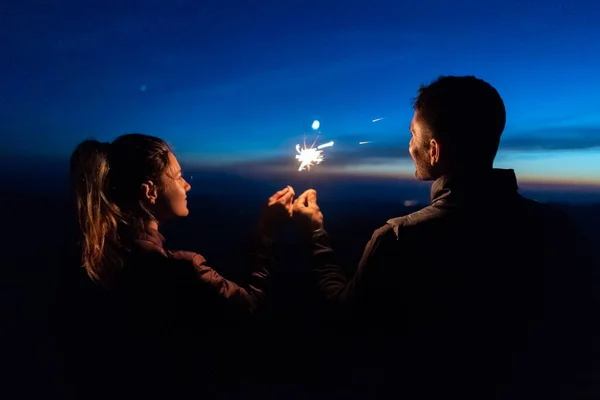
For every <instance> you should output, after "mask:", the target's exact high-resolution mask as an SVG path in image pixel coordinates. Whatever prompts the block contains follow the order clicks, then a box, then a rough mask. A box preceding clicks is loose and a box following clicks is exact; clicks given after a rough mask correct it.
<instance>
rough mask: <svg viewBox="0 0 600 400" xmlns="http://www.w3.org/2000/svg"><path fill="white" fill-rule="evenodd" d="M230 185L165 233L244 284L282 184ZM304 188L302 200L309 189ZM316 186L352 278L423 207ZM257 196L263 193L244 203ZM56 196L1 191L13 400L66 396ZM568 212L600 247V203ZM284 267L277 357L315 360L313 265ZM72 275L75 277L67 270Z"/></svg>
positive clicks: (275, 302) (284, 259) (268, 316)
mask: <svg viewBox="0 0 600 400" xmlns="http://www.w3.org/2000/svg"><path fill="white" fill-rule="evenodd" d="M221 184H222V185H223V186H222V187H220V188H219V187H218V186H216V185H212V186H210V188H211V189H212V190H211V191H212V194H203V195H194V194H193V192H192V193H191V194H190V197H189V208H190V210H191V214H190V216H189V217H188V218H187V219H185V220H181V221H177V222H174V223H172V224H170V225H168V226H165V227H164V229H163V234H164V236H165V237H166V238H167V245H168V246H169V247H170V248H176V249H185V250H193V251H196V252H198V253H201V254H202V255H204V256H205V258H206V259H207V260H208V262H209V265H211V266H212V267H213V268H215V269H216V270H218V271H219V272H221V273H222V274H223V275H225V276H226V277H229V278H231V279H233V280H237V279H241V278H242V277H243V276H244V275H245V273H246V272H247V270H246V269H245V265H244V259H245V258H244V256H245V255H244V254H242V252H241V251H240V252H236V251H231V249H232V248H233V249H236V248H243V245H244V241H245V238H246V237H247V234H248V232H249V231H250V229H251V228H252V227H253V226H254V224H255V222H256V218H257V215H258V211H259V209H260V207H261V203H262V202H263V201H264V199H266V198H267V197H268V196H269V195H270V194H271V192H272V191H274V190H275V189H277V188H278V187H277V186H278V185H277V184H276V183H269V184H263V185H259V184H256V183H255V182H246V183H245V184H246V185H247V187H245V186H244V184H243V183H241V181H236V182H234V183H231V184H230V186H228V185H227V184H226V183H223V182H221ZM319 184H320V185H321V187H319V186H318V185H319ZM231 185H233V186H231ZM300 185H301V184H299V186H298V187H297V191H298V192H299V191H300V190H301V189H302V187H301V186H300ZM3 186H4V185H3ZM48 186H50V185H48ZM316 186H317V190H318V191H319V192H320V193H322V196H321V197H320V206H321V209H322V211H323V213H324V215H325V223H326V229H327V230H328V231H329V233H330V235H331V237H332V239H333V245H334V249H336V251H337V255H338V260H339V262H340V264H341V265H342V266H344V267H345V268H347V269H348V271H352V270H353V268H355V266H356V265H357V263H358V260H359V259H360V256H361V254H362V250H363V248H364V245H365V244H366V242H367V241H368V240H369V238H370V236H371V233H372V232H373V230H375V229H376V228H378V227H379V226H381V225H382V224H384V223H385V221H386V220H387V219H389V218H391V217H395V216H400V215H404V214H407V213H410V212H411V211H413V210H414V209H416V208H420V207H421V206H416V207H413V208H408V207H404V206H403V204H402V203H403V201H404V200H405V198H403V197H400V195H399V194H398V193H402V189H401V188H400V189H399V188H394V189H390V191H389V192H388V191H385V190H383V191H380V193H382V195H381V196H371V197H370V198H369V200H367V199H365V198H361V190H363V191H364V190H367V191H368V190H375V188H374V187H366V188H365V187H363V188H362V189H360V188H354V189H352V188H350V187H347V188H346V193H347V195H343V194H342V193H340V192H336V189H335V188H334V187H330V186H323V184H322V183H318V184H317V185H316ZM5 187H8V186H5ZM250 190H251V192H253V193H255V194H256V195H255V196H247V195H246V196H244V193H250ZM419 190H420V192H419V194H418V195H419V196H421V197H422V196H423V194H426V193H427V190H426V189H425V190H424V189H423V188H420V189H419ZM207 191H208V190H207ZM219 192H221V193H219ZM53 193H56V190H50V189H49V190H47V191H44V190H38V191H37V193H36V194H34V193H32V192H31V191H26V190H7V191H3V193H0V196H1V197H0V198H1V199H2V200H1V203H2V210H4V213H5V215H4V218H3V222H4V232H5V234H7V236H8V240H7V239H5V240H4V242H5V246H4V257H5V258H4V262H3V263H2V267H3V270H4V278H3V279H2V290H1V291H0V293H1V296H2V297H3V298H2V301H1V302H0V304H1V305H2V306H1V307H2V314H3V315H5V316H6V317H7V319H6V320H5V322H4V324H3V326H4V328H3V329H2V331H3V333H4V335H6V336H5V339H4V341H3V343H4V344H5V349H4V351H3V355H2V357H1V358H2V359H3V361H4V362H5V363H6V367H5V368H4V369H3V370H4V378H5V379H6V382H7V383H8V385H3V386H4V388H3V389H2V390H3V391H4V390H8V393H10V394H12V395H11V396H2V397H5V398H33V396H34V395H40V394H44V395H46V396H50V397H55V398H61V397H63V395H62V394H64V393H65V390H67V389H66V388H65V386H64V379H63V376H62V375H63V370H62V367H61V363H60V354H59V353H58V351H57V349H56V346H55V341H54V337H53V335H54V333H53V331H52V330H51V329H50V326H51V322H53V320H52V316H53V310H54V308H55V306H56V299H57V293H58V291H59V285H60V282H61V279H62V278H61V277H64V276H65V275H64V274H65V268H64V267H65V265H64V264H61V263H62V261H61V260H62V259H63V258H61V256H63V255H64V254H65V253H66V252H67V251H69V249H70V248H71V241H70V237H71V236H70V234H71V233H72V227H73V225H72V220H71V219H70V213H69V207H68V202H67V201H66V199H65V198H64V197H61V196H58V195H56V194H53ZM363 194H364V193H363ZM395 198H399V200H398V201H396V200H395ZM561 207H562V208H564V209H565V210H566V211H567V212H568V213H569V214H571V215H572V216H573V218H575V220H577V221H578V222H579V224H580V226H581V227H582V229H583V230H584V232H585V233H586V234H587V235H588V236H589V237H590V238H591V239H592V240H593V241H594V243H598V239H600V231H599V229H598V227H599V226H600V225H599V224H600V205H591V204H579V205H574V204H571V205H567V204H564V205H562V206H561ZM290 237H292V236H290ZM279 260H280V264H279V269H278V271H277V272H276V274H275V276H274V283H275V284H274V285H273V287H272V290H271V292H270V298H269V301H268V303H267V305H266V307H265V308H264V309H263V311H262V314H261V315H260V318H262V319H263V321H264V322H266V323H269V324H270V326H271V327H272V329H273V331H272V334H273V336H274V337H279V338H280V342H281V343H283V345H279V346H280V347H277V346H275V347H274V348H273V349H271V350H272V351H273V352H274V353H278V354H279V356H280V357H288V358H291V359H293V358H298V359H300V358H302V357H305V358H306V357H307V355H306V354H299V353H301V352H302V350H301V348H302V347H301V346H299V347H298V346H296V345H295V342H296V341H298V340H301V339H299V338H302V335H303V334H310V332H309V331H310V330H311V329H312V326H311V315H312V313H313V312H314V310H313V309H311V307H312V303H311V302H310V301H309V300H310V297H311V293H310V291H309V290H307V289H306V288H307V287H309V286H310V285H308V281H307V277H306V272H307V268H306V267H305V259H304V258H303V257H302V255H301V254H300V253H299V252H298V251H297V250H296V249H295V247H294V245H293V240H284V241H283V243H282V244H281V246H280V251H279ZM66 272H67V273H71V272H72V271H71V272H69V270H68V269H67V271H66ZM312 324H313V325H314V321H312ZM6 328H7V329H6ZM82 351H85V349H82ZM273 370H274V371H275V372H274V373H279V374H280V375H281V379H282V380H285V379H286V377H285V375H286V374H287V372H286V369H285V368H281V369H279V368H273ZM7 372H8V374H6V373H7ZM53 393H56V394H57V396H53Z"/></svg>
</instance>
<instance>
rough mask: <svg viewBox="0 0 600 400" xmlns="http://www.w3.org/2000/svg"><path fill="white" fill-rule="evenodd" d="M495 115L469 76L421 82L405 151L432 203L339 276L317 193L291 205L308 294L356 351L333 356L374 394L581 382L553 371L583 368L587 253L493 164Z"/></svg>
mask: <svg viewBox="0 0 600 400" xmlns="http://www.w3.org/2000/svg"><path fill="white" fill-rule="evenodd" d="M505 122H506V111H505V107H504V103H503V101H502V98H501V97H500V95H499V94H498V92H497V91H496V89H494V88H493V87H492V86H491V85H490V84H488V83H487V82H485V81H483V80H481V79H477V78H475V77H473V76H464V77H456V76H444V77H440V78H439V79H437V80H436V81H434V82H433V83H431V84H430V85H428V86H422V87H421V88H420V89H419V92H418V96H417V98H416V100H415V102H414V117H413V119H412V122H411V124H410V131H411V135H412V137H411V140H410V146H409V152H410V155H411V157H412V159H413V161H414V164H415V168H416V172H415V175H416V178H417V179H419V180H426V181H433V184H432V187H431V204H430V205H429V206H427V207H425V208H423V209H421V210H419V211H417V212H415V213H412V214H410V215H406V216H402V217H398V218H392V219H390V220H388V221H387V223H386V224H385V225H384V226H382V227H381V228H379V229H377V230H376V231H375V232H374V233H373V236H372V238H371V240H370V241H369V243H368V244H367V246H366V248H365V250H364V254H363V257H362V260H361V262H360V264H359V266H358V269H357V270H356V272H355V273H354V276H353V277H352V278H351V279H350V280H348V279H347V278H346V276H345V275H344V274H343V273H342V270H341V269H340V268H339V267H338V266H337V265H336V263H335V260H334V252H333V250H332V249H331V246H330V243H329V239H328V236H327V233H326V231H325V230H324V229H323V215H322V214H321V212H320V210H319V207H318V205H317V195H316V192H315V191H314V190H309V191H307V192H305V193H303V194H302V195H301V196H300V197H299V198H298V199H297V200H296V201H295V203H294V218H295V219H296V220H297V222H298V223H299V225H300V226H301V227H302V231H303V232H304V233H306V234H307V237H309V236H310V243H311V248H312V252H313V264H314V271H315V272H316V275H317V282H318V287H319V291H320V293H321V294H322V295H323V296H324V298H325V299H326V300H327V301H328V303H329V304H330V305H333V306H334V311H335V312H336V313H337V314H338V315H343V316H344V317H345V320H346V321H348V322H350V324H344V329H345V331H344V335H345V336H346V337H351V340H352V347H349V348H352V349H353V350H354V352H356V354H358V351H359V350H358V349H360V356H356V357H358V358H359V359H360V360H358V361H357V360H355V359H354V360H353V358H356V357H355V356H354V355H353V354H354V353H350V352H348V351H345V354H346V355H345V357H343V360H344V361H343V362H342V363H341V364H344V365H352V367H351V368H350V369H352V370H356V368H359V367H360V366H362V368H363V370H362V372H361V373H360V374H359V375H360V376H359V377H357V378H356V379H355V380H358V381H360V380H361V379H362V380H363V381H371V382H372V383H373V382H377V383H376V384H374V386H377V393H379V392H380V390H382V389H381V388H382V387H384V386H382V385H383V384H385V385H393V386H394V387H395V388H400V387H402V388H403V390H406V391H409V392H410V394H411V395H412V396H415V395H420V396H423V397H429V396H431V397H435V398H451V397H453V396H452V395H454V394H456V395H460V396H461V398H465V397H470V396H473V397H474V398H496V397H495V396H497V397H502V396H506V398H521V397H522V398H545V399H547V398H553V396H557V397H560V396H562V395H563V393H564V392H565V390H567V387H566V386H565V384H564V382H571V383H572V382H573V381H575V380H577V379H580V378H581V376H579V375H577V376H575V377H571V376H569V377H568V378H566V375H565V374H564V372H565V371H564V369H561V368H560V367H565V366H567V365H568V367H567V369H568V370H571V371H574V370H580V369H584V367H585V366H584V364H583V363H584V362H585V360H583V359H582V358H581V355H582V354H584V353H586V351H591V347H586V346H591V344H590V342H589V341H587V340H588V339H589V338H586V337H585V335H583V333H586V332H589V329H588V328H589V326H587V327H586V326H585V321H587V320H589V319H590V318H589V316H587V317H588V318H583V317H584V316H586V315H585V314H584V311H583V310H584V307H587V306H588V305H589V304H590V303H589V302H588V299H587V298H586V296H588V295H589V294H590V292H591V282H592V280H591V274H590V270H591V268H588V267H591V265H592V264H593V261H592V259H591V258H589V257H588V249H587V247H586V246H585V244H584V241H583V239H582V238H581V237H580V235H579V232H578V230H577V229H576V228H575V227H574V226H573V224H572V223H571V222H570V221H569V220H568V219H567V218H566V217H565V216H564V215H563V214H562V213H561V212H559V211H557V210H554V209H551V208H550V207H548V206H545V205H542V204H539V203H536V202H535V201H532V200H529V199H526V198H524V197H522V196H521V195H520V194H519V193H518V187H517V181H516V177H515V174H514V172H513V170H500V169H494V168H493V162H494V158H495V156H496V152H497V150H498V145H499V143H500V136H501V134H502V132H503V130H504V126H505ZM575 344H578V345H580V347H579V348H576V347H577V346H575ZM569 355H570V357H571V358H569V357H568V356H569ZM365 366H367V367H365ZM374 371H376V372H374ZM346 372H347V373H350V372H349V371H346ZM369 374H370V376H371V378H372V379H367V378H365V376H366V375H369ZM577 374H578V373H577ZM386 376H387V378H385V377H386ZM403 378H404V379H403ZM559 378H560V379H559ZM409 384H410V385H412V386H410V385H409ZM408 386H410V389H409V388H408ZM542 393H543V394H542ZM371 394H372V393H371ZM439 396H442V397H439ZM565 396H567V397H568V396H569V395H565ZM410 398H413V397H410Z"/></svg>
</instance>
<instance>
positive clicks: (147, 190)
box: [140, 181, 158, 204]
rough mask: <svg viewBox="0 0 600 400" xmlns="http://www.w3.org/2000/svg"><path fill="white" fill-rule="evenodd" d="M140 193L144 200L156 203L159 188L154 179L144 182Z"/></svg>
mask: <svg viewBox="0 0 600 400" xmlns="http://www.w3.org/2000/svg"><path fill="white" fill-rule="evenodd" d="M140 192H141V193H140V195H141V197H142V200H144V201H145V202H147V203H149V204H156V198H157V197H158V188H157V186H156V185H155V184H154V182H152V181H146V182H144V183H142V186H141V187H140Z"/></svg>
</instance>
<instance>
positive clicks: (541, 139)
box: [500, 126, 600, 151]
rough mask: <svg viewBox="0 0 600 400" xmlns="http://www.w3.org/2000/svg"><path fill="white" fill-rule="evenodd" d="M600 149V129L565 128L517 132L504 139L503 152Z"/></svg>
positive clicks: (501, 147)
mask: <svg viewBox="0 0 600 400" xmlns="http://www.w3.org/2000/svg"><path fill="white" fill-rule="evenodd" d="M595 147H600V127H581V126H575V127H572V126H571V127H570V126H564V127H552V128H542V129H536V130H529V131H522V132H515V133H511V134H509V135H507V136H506V137H504V138H503V139H502V141H501V143H500V149H501V150H507V151H528V150H550V151H552V150H584V149H592V148H595Z"/></svg>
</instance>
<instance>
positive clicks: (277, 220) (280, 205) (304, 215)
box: [261, 186, 323, 234]
mask: <svg viewBox="0 0 600 400" xmlns="http://www.w3.org/2000/svg"><path fill="white" fill-rule="evenodd" d="M294 195H295V192H294V189H293V188H292V187H291V186H288V187H286V188H284V189H282V190H280V191H278V192H277V193H275V194H274V195H273V196H271V197H270V198H269V201H268V202H267V207H266V211H265V212H264V214H263V217H262V219H261V220H262V221H261V226H262V228H263V231H264V232H265V233H268V234H273V233H274V232H275V230H276V229H277V227H278V226H279V225H280V224H281V223H283V222H285V221H286V220H289V219H290V218H291V219H293V220H294V222H295V223H296V225H297V226H298V228H299V229H300V230H301V232H302V233H304V234H310V233H312V232H314V231H316V230H319V229H322V228H323V214H322V213H321V210H320V208H319V206H318V204H317V192H316V191H315V190H314V189H308V190H307V191H305V192H304V193H302V194H301V195H300V196H298V198H297V199H296V200H294Z"/></svg>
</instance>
